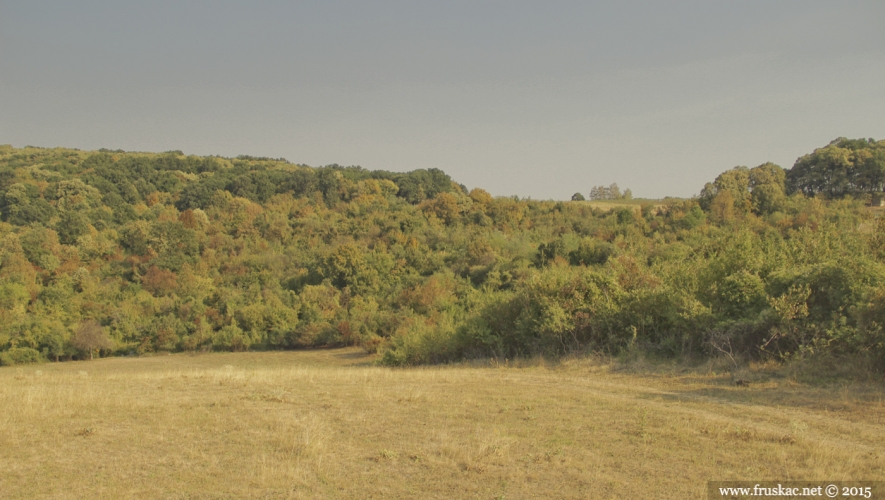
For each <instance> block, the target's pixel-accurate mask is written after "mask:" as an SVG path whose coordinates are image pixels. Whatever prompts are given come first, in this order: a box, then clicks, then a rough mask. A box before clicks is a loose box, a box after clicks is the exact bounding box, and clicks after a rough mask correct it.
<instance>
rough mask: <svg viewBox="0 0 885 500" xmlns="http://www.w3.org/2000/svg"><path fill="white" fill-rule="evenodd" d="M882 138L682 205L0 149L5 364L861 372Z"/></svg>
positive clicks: (269, 167) (0, 339) (304, 170)
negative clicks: (576, 359) (341, 353)
mask: <svg viewBox="0 0 885 500" xmlns="http://www.w3.org/2000/svg"><path fill="white" fill-rule="evenodd" d="M839 141H842V142H839ZM852 148H853V149H852ZM882 150H883V145H882V142H881V141H880V142H878V143H877V142H875V141H865V142H864V141H861V142H858V141H848V140H841V139H840V140H837V141H834V143H832V144H830V145H829V146H827V147H825V148H822V149H820V150H817V151H815V152H814V153H812V154H810V155H807V156H806V157H803V158H800V160H799V161H797V165H796V166H795V167H794V168H793V169H791V170H784V169H781V168H780V167H778V166H776V165H771V164H765V165H760V166H759V167H756V168H753V169H748V168H746V167H738V168H735V169H733V170H729V171H727V172H725V173H723V174H722V175H721V176H719V177H718V178H717V179H716V180H715V181H714V182H711V183H707V185H706V186H705V187H704V188H703V190H702V191H701V195H700V196H699V197H698V198H696V199H691V200H674V199H670V200H664V201H662V202H657V203H642V202H640V203H639V205H638V208H634V207H635V206H634V205H629V206H617V205H616V206H615V207H614V209H608V208H607V207H603V208H600V207H599V203H597V202H554V201H533V200H520V199H516V198H501V197H499V198H494V197H492V196H490V195H489V194H488V193H487V192H486V191H484V190H482V189H473V190H471V191H468V190H467V189H465V188H464V187H463V186H460V185H458V184H457V183H456V182H454V181H453V180H452V179H451V178H450V177H449V176H448V175H446V174H445V173H444V172H442V171H439V170H417V171H413V172H408V173H393V172H384V171H368V170H364V169H362V168H359V167H340V166H337V165H332V166H328V167H321V168H311V167H308V166H303V165H296V164H292V163H289V162H287V161H285V160H283V159H271V158H255V157H238V158H221V157H197V156H185V155H183V154H181V153H180V152H177V151H173V152H167V153H159V154H154V153H127V152H122V151H107V150H102V151H97V152H87V151H77V150H71V149H60V148H59V149H43V148H31V147H28V148H22V149H18V148H12V147H10V146H0V193H2V195H0V217H2V221H3V222H2V223H0V321H2V326H0V360H2V363H4V364H15V363H23V362H30V361H39V360H42V359H49V360H62V359H71V358H86V357H95V356H96V355H99V356H106V355H111V354H144V353H151V352H161V351H183V350H184V351H194V350H229V351H230V350H232V351H239V350H250V349H290V348H299V347H308V346H320V345H358V346H361V347H362V348H363V349H365V350H366V351H369V352H379V353H380V354H381V360H382V362H384V363H388V364H419V363H435V362H444V361H449V360H454V359H461V358H465V357H468V358H469V357H476V356H480V357H489V356H493V357H494V356H497V357H499V358H502V359H503V358H505V357H514V356H527V355H533V354H551V355H558V354H563V353H571V352H589V351H596V352H605V353H619V352H624V351H625V350H630V349H641V350H646V351H648V352H653V353H658V354H660V355H664V356H695V355H700V356H703V355H717V356H719V355H725V356H728V357H731V358H734V359H740V358H747V357H749V358H759V357H763V358H774V359H786V358H790V357H795V356H799V355H805V354H811V353H821V352H825V353H833V354H852V355H862V356H867V357H870V359H871V360H872V362H874V363H875V362H879V361H881V359H882V355H883V352H885V331H883V328H885V317H883V314H885V313H883V311H885V287H883V283H885V281H883V277H885V236H883V227H882V224H883V222H881V221H880V220H871V213H870V212H869V211H868V210H865V209H864V200H865V198H864V196H865V195H866V194H867V193H869V192H874V191H875V190H876V189H879V188H880V187H881V186H880V185H879V184H876V182H878V181H877V180H876V179H877V178H876V177H875V175H878V174H876V172H878V171H877V170H876V168H878V167H877V165H880V163H881V164H882V165H885V163H882V162H880V163H876V162H878V161H879V160H880V159H881V158H882V154H881V152H882ZM840 155H841V156H840ZM833 158H836V159H837V160H838V162H836V160H833ZM834 162H836V163H834ZM839 162H841V163H839ZM834 165H835V166H834ZM883 168H885V167H883ZM839 169H841V170H839ZM839 172H842V173H843V174H844V175H842V174H840V175H842V176H841V177H839V176H838V175H835V174H836V173H839ZM822 173H823V174H826V175H828V176H829V177H828V178H831V179H836V180H835V181H834V182H836V181H838V183H839V186H838V187H827V186H823V185H822V184H821V182H820V178H821V176H822V175H823V174H822ZM883 178H885V176H883ZM702 185H703V180H699V182H698V186H699V187H700V186H702ZM862 224H863V225H864V227H867V228H869V227H875V230H863V231H860V230H859V228H860V227H861V225H862ZM871 225H872V226H871ZM877 360H879V361H877Z"/></svg>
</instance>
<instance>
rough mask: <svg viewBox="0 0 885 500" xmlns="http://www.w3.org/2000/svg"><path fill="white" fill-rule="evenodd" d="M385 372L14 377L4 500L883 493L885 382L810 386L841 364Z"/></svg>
mask: <svg viewBox="0 0 885 500" xmlns="http://www.w3.org/2000/svg"><path fill="white" fill-rule="evenodd" d="M374 359H375V358H374V357H372V356H369V355H366V354H365V353H364V351H362V350H360V349H357V348H341V349H315V350H302V351H287V352H263V353H255V352H246V353H209V354H199V355H194V354H173V355H156V356H146V357H126V358H122V357H117V358H104V359H100V360H99V359H97V360H95V361H75V362H68V363H44V364H39V365H26V366H13V367H2V368H0V407H2V408H3V411H2V412H0V464H2V470H3V474H2V475H0V492H2V494H0V496H2V497H3V498H8V499H14V498H93V499H101V498H207V499H208V498H483V499H497V498H506V499H514V498H705V487H706V482H707V481H708V480H766V479H767V480H784V481H786V480H883V479H885V473H883V471H882V467H881V464H882V462H883V456H885V418H883V417H885V398H883V391H882V388H883V387H882V384H881V382H877V381H875V380H866V381H864V380H862V379H858V378H856V377H855V378H839V377H833V378H829V379H820V378H813V375H814V374H815V373H817V374H819V373H823V372H824V371H825V372H826V373H836V372H838V370H837V369H835V368H834V367H830V368H829V369H827V370H823V369H821V367H817V368H812V369H805V370H804V371H803V370H798V369H794V368H790V367H789V366H786V365H778V364H757V365H750V366H749V367H748V368H746V369H743V370H742V371H740V372H739V373H732V372H730V371H729V370H728V366H727V364H725V363H721V362H718V361H716V360H708V361H705V362H703V364H698V365H691V366H690V365H686V364H685V363H684V362H681V363H675V362H674V363H669V362H656V363H650V362H645V361H642V360H641V359H639V360H633V361H623V360H622V361H613V360H612V359H609V358H581V359H577V358H575V359H562V360H560V361H556V362H551V361H544V359H543V358H535V359H533V360H523V361H520V362H518V363H516V364H514V363H511V362H510V361H494V360H492V361H488V360H485V361H482V360H479V361H473V362H470V363H461V364H454V365H437V366H426V367H418V368H389V367H381V366H377V365H375V364H373V361H374ZM809 374H811V375H809ZM737 380H739V381H740V383H739V384H738V383H736V381H737Z"/></svg>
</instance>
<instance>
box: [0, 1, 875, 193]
mask: <svg viewBox="0 0 885 500" xmlns="http://www.w3.org/2000/svg"><path fill="white" fill-rule="evenodd" d="M883 26H885V2H882V1H880V0H876V1H868V2H861V1H857V2H852V1H848V2H833V1H827V2H823V1H812V0H802V1H795V2H775V1H759V2H754V1H748V0H741V1H730V2H724V1H712V0H704V1H696V2H658V1H646V2H629V1H624V0H619V1H612V2H591V1H586V0H585V1H580V2H557V1H551V0H547V1H544V2H540V1H538V2H526V1H521V0H508V1H482V0H470V1H437V2H429V1H420V0H412V1H390V0H379V1H374V2H366V1H353V2H335V1H331V0H325V1H316V2H307V1H301V2H295V1H256V0H252V1H249V2H246V1H240V2H233V1H220V0H214V1H183V0H175V1H162V0H160V1H157V0H154V1H134V0H113V1H72V0H66V1H41V0H27V1H25V0H21V1H9V0H0V143H9V144H12V145H14V146H18V147H21V146H24V145H28V144H30V145H36V146H47V147H51V146H65V147H74V148H80V149H97V148H101V147H107V148H111V149H117V148H121V149H125V150H137V151H166V150H173V149H180V150H182V151H184V152H185V153H187V154H200V155H205V154H219V155H224V156H236V155H239V154H250V155H255V156H272V157H280V156H282V157H285V158H287V159H289V161H292V162H297V163H307V164H309V165H314V166H318V165H325V164H329V163H339V164H343V165H362V166H363V167H366V168H370V169H386V170H396V171H404V170H411V169H415V168H430V167H436V168H441V169H443V170H445V171H446V172H447V173H449V174H450V175H452V177H454V178H455V179H456V180H457V181H459V182H461V183H464V184H466V185H467V186H468V187H471V188H472V187H476V186H479V187H483V188H485V189H487V190H488V191H490V192H492V193H493V194H495V195H512V194H517V195H520V196H531V197H532V198H536V199H547V198H554V199H567V198H569V197H570V196H571V194H572V193H574V192H575V191H580V192H582V193H584V194H585V195H586V194H587V193H588V192H589V191H590V188H591V187H592V186H593V185H597V184H610V183H612V182H617V183H618V184H619V185H620V186H621V188H625V187H629V188H632V190H633V192H634V194H635V195H637V196H642V197H662V196H665V195H672V196H691V195H693V194H696V193H697V192H698V191H700V188H701V187H702V186H703V184H704V182H706V181H709V180H712V179H713V178H715V176H716V175H718V174H719V173H720V172H722V171H723V170H726V169H728V168H731V167H733V166H735V165H747V166H755V165H758V164H760V163H763V162H765V161H769V160H770V161H774V162H775V163H778V164H780V165H781V166H784V167H790V166H792V164H793V162H794V161H795V160H796V158H797V157H798V156H800V155H802V154H805V153H809V152H811V151H812V150H813V149H814V148H817V147H820V146H823V145H826V144H827V143H828V142H829V141H831V140H833V139H835V138H836V137H839V136H846V137H852V138H856V137H873V138H876V139H882V138H885V90H883V89H885V28H883Z"/></svg>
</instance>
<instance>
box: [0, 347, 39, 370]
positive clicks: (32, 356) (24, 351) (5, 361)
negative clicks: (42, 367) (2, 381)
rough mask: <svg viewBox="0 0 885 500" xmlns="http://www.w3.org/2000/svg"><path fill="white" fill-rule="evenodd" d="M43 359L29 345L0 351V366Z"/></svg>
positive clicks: (22, 363) (23, 363) (24, 363)
mask: <svg viewBox="0 0 885 500" xmlns="http://www.w3.org/2000/svg"><path fill="white" fill-rule="evenodd" d="M43 361H44V359H43V356H42V355H41V354H40V352H39V351H37V350H36V349H31V348H30V347H13V348H11V349H9V350H8V351H4V352H0V366H12V365H26V364H30V363H41V362H43Z"/></svg>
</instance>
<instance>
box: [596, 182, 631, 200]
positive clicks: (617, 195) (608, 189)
mask: <svg viewBox="0 0 885 500" xmlns="http://www.w3.org/2000/svg"><path fill="white" fill-rule="evenodd" d="M632 199H633V192H632V191H630V190H629V189H625V190H624V192H623V193H622V192H621V188H619V187H618V184H617V183H614V184H612V185H610V186H593V188H592V189H591V190H590V200H594V201H596V200H632Z"/></svg>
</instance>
